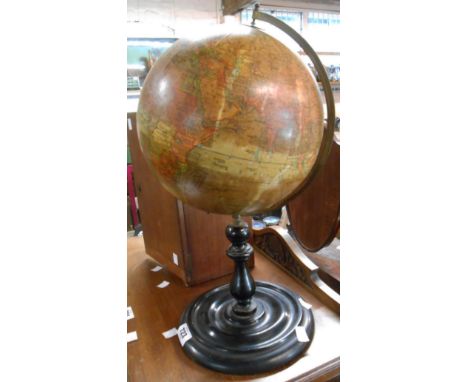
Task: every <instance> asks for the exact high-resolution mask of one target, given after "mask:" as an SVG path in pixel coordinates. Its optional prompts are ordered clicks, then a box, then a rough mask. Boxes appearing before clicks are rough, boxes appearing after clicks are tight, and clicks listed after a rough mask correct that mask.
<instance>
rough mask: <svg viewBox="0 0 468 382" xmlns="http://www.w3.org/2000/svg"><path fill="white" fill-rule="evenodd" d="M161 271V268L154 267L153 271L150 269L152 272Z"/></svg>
mask: <svg viewBox="0 0 468 382" xmlns="http://www.w3.org/2000/svg"><path fill="white" fill-rule="evenodd" d="M161 269H162V267H161V266H159V265H156V266H155V267H154V268H153V269H151V271H152V272H159V271H160V270H161Z"/></svg>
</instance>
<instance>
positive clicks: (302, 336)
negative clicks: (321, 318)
mask: <svg viewBox="0 0 468 382" xmlns="http://www.w3.org/2000/svg"><path fill="white" fill-rule="evenodd" d="M296 336H297V340H298V341H299V342H309V341H310V340H309V336H308V335H307V332H306V330H305V328H304V327H303V326H296Z"/></svg>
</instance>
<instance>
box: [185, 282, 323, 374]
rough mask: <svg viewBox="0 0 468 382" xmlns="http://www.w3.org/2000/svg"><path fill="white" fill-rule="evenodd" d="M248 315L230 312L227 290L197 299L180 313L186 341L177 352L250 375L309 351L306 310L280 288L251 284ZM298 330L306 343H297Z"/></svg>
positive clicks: (308, 314) (226, 287)
mask: <svg viewBox="0 0 468 382" xmlns="http://www.w3.org/2000/svg"><path fill="white" fill-rule="evenodd" d="M252 302H253V303H255V310H254V312H253V313H252V314H250V315H243V314H238V313H235V312H234V311H233V309H232V308H233V306H234V304H235V303H236V301H235V299H234V298H233V297H232V296H231V293H230V291H229V285H223V286H220V287H218V288H215V289H212V290H210V291H209V292H207V293H205V294H203V295H202V296H200V297H198V298H197V299H196V300H195V301H194V302H192V303H191V304H190V305H189V306H188V307H187V309H186V310H185V312H184V313H183V315H182V317H181V320H180V325H182V324H184V323H186V324H187V326H188V328H189V330H190V334H191V335H192V338H191V339H190V340H188V341H187V342H186V343H185V344H184V346H183V348H184V351H185V353H186V354H187V355H188V356H189V357H190V358H192V359H193V360H195V361H196V362H198V363H200V364H202V365H203V366H206V367H208V368H210V369H214V370H217V371H221V372H223V373H228V374H253V373H261V372H266V371H270V370H273V369H276V368H279V367H281V366H284V365H286V364H288V363H290V362H291V361H293V360H295V359H296V358H297V357H299V356H300V355H301V354H302V353H303V352H304V351H305V350H307V348H308V347H309V345H310V343H311V341H312V337H313V334H314V318H313V315H312V311H311V310H310V309H305V308H304V307H303V306H302V305H301V304H300V302H299V296H298V295H297V294H296V293H294V292H292V291H290V290H288V289H286V288H283V287H281V286H278V285H274V284H270V283H266V282H262V281H259V282H256V292H255V295H254V296H253V299H252ZM298 326H302V327H304V329H305V332H306V333H307V336H308V338H309V339H310V341H309V342H299V340H298V337H297V334H296V327H298Z"/></svg>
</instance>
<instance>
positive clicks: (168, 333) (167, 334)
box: [162, 328, 178, 338]
mask: <svg viewBox="0 0 468 382" xmlns="http://www.w3.org/2000/svg"><path fill="white" fill-rule="evenodd" d="M177 333H178V331H177V328H172V329H170V330H167V331H165V332H164V333H163V334H162V335H163V336H164V338H171V337H174V336H175V335H177Z"/></svg>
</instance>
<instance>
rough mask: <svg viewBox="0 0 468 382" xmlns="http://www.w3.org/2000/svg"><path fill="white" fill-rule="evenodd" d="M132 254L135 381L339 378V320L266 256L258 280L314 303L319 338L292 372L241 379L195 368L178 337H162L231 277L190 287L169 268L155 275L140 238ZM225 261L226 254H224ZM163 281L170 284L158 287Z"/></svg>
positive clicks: (130, 355)
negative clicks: (192, 304)
mask: <svg viewBox="0 0 468 382" xmlns="http://www.w3.org/2000/svg"><path fill="white" fill-rule="evenodd" d="M127 251H128V261H127V305H128V306H131V307H132V310H133V312H134V315H135V318H133V319H131V320H128V321H127V332H131V331H136V332H137V335H138V339H137V340H136V341H134V342H130V343H128V344H127V363H128V365H127V367H128V378H129V381H130V382H155V381H156V382H160V381H169V382H172V381H174V382H185V381H190V382H198V381H200V382H202V381H203V382H209V381H258V382H260V381H261V382H273V381H274V382H280V381H327V380H330V379H332V378H335V377H336V376H337V375H339V364H340V361H339V323H340V319H339V316H338V315H337V314H336V313H334V312H333V311H332V310H331V309H330V308H328V307H327V306H325V305H324V304H323V303H321V302H320V301H319V300H318V299H317V298H316V297H315V296H314V294H313V293H312V291H311V290H309V289H308V288H306V287H305V286H304V285H303V284H301V283H299V282H298V281H297V280H295V279H294V278H292V277H291V276H289V275H288V274H286V273H285V272H284V271H282V270H281V269H280V268H279V267H278V266H277V265H276V264H274V263H273V262H271V261H270V260H269V259H267V258H266V257H265V256H264V255H262V254H260V253H256V254H255V256H256V258H255V268H254V269H253V271H252V275H253V277H254V278H255V280H264V281H269V282H273V283H277V284H280V285H283V286H286V287H288V288H290V289H291V290H293V291H294V292H296V293H298V294H299V295H300V296H301V297H302V298H303V299H304V300H305V301H306V302H308V303H309V304H311V305H312V309H313V313H314V318H315V324H316V329H315V335H314V338H313V341H312V344H311V346H310V347H309V349H308V350H307V352H306V353H305V354H304V355H303V356H302V357H301V358H300V359H299V360H297V361H296V362H295V363H293V364H291V365H289V366H288V367H286V368H283V369H281V370H279V371H278V370H277V371H275V372H270V373H263V374H257V375H250V376H236V375H226V374H222V373H219V372H215V371H212V370H209V369H206V368H204V367H202V366H200V365H198V364H196V363H195V362H193V361H192V360H190V359H189V358H188V357H187V356H186V355H185V353H184V351H183V349H182V347H181V346H180V343H179V340H178V337H177V336H174V337H172V338H169V339H165V338H164V337H163V335H162V333H163V332H165V331H167V330H169V329H172V328H175V327H177V326H178V323H179V318H180V316H181V314H182V312H183V311H184V309H185V307H186V306H187V305H188V304H189V303H190V302H191V301H192V300H194V299H195V298H196V297H198V296H199V295H200V294H202V293H204V292H206V291H207V290H209V289H212V288H214V287H216V286H219V285H222V284H226V283H228V282H229V281H230V276H225V277H223V278H219V279H216V280H212V281H209V282H206V283H203V284H200V285H197V286H193V287H185V286H184V284H183V282H182V281H181V280H180V279H178V278H177V277H175V276H174V275H172V274H171V273H169V272H168V271H167V269H165V268H163V269H162V270H160V271H159V272H152V271H151V269H152V268H154V267H155V266H156V265H158V263H157V262H156V261H155V260H154V259H152V258H151V257H149V256H148V255H146V253H145V249H144V243H143V239H142V238H141V237H131V238H129V239H128V246H127ZM220 256H225V254H224V253H220ZM162 281H168V282H169V283H170V284H169V285H168V286H167V287H166V288H162V289H161V288H158V287H157V285H158V284H160V283H161V282H162ZM252 362H255V360H254V359H253V360H252Z"/></svg>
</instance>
